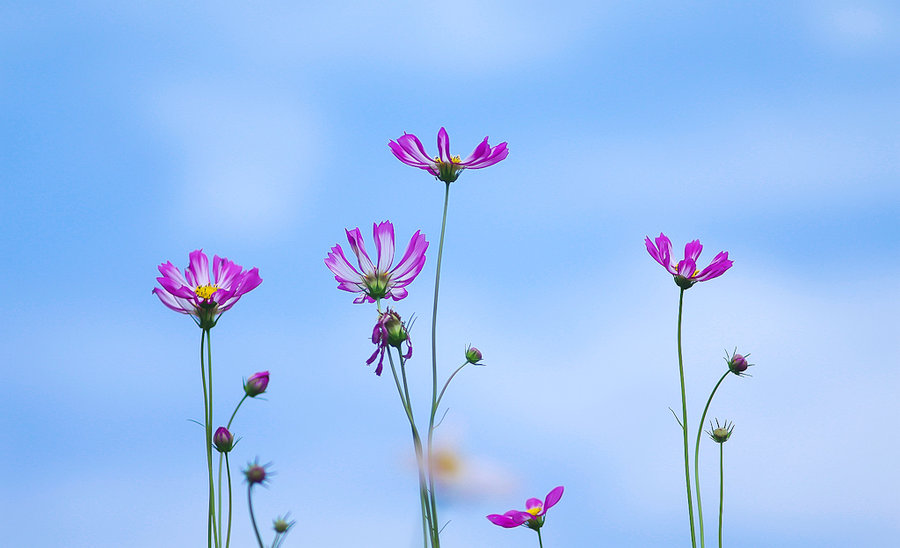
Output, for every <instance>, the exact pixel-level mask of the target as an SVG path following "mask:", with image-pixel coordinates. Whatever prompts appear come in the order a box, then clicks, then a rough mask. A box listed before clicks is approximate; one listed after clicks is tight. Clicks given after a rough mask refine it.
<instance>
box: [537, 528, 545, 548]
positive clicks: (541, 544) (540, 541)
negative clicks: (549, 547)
mask: <svg viewBox="0 0 900 548" xmlns="http://www.w3.org/2000/svg"><path fill="white" fill-rule="evenodd" d="M537 534H538V545H539V546H540V547H541V548H544V541H542V540H541V530H540V529H538V530H537Z"/></svg>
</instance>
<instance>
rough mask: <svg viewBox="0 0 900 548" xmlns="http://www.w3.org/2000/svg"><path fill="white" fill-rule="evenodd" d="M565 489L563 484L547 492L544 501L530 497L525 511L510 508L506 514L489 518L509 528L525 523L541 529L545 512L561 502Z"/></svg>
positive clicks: (492, 515)
mask: <svg viewBox="0 0 900 548" xmlns="http://www.w3.org/2000/svg"><path fill="white" fill-rule="evenodd" d="M563 490H564V488H563V486H562V485H560V486H559V487H556V488H554V489H553V490H551V491H550V492H549V493H547V496H546V497H544V500H543V501H541V499H534V498H532V499H528V500H527V501H525V511H524V512H522V511H521V510H510V511H509V512H506V513H505V514H491V515H489V516H487V519H488V520H490V522H491V523H493V524H494V525H499V526H500V527H506V528H507V529H511V528H513V527H518V526H520V525H524V526H526V527H528V528H530V529H535V530H537V529H540V528H541V526H543V525H544V514H546V513H547V510H549V509H550V508H552V507H553V506H554V505H555V504H556V503H557V502H559V499H561V498H562V495H563Z"/></svg>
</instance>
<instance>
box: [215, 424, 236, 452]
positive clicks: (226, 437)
mask: <svg viewBox="0 0 900 548" xmlns="http://www.w3.org/2000/svg"><path fill="white" fill-rule="evenodd" d="M213 445H215V446H216V451H218V452H219V453H228V452H229V451H231V449H232V448H233V447H234V434H232V433H231V432H229V431H228V429H227V428H225V427H224V426H220V427H219V428H218V429H217V430H216V433H215V434H213Z"/></svg>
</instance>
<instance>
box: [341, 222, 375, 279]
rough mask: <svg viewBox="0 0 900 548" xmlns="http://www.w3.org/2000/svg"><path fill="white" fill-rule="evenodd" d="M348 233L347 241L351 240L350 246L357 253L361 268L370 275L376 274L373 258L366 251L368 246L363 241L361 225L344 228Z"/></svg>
mask: <svg viewBox="0 0 900 548" xmlns="http://www.w3.org/2000/svg"><path fill="white" fill-rule="evenodd" d="M344 231H345V232H346V233H347V241H348V242H350V248H351V249H352V250H353V253H354V254H355V255H356V259H357V261H358V262H359V269H360V270H361V271H362V272H363V274H366V275H368V276H371V275H373V274H375V265H373V264H372V259H370V258H369V254H368V253H366V247H365V244H364V243H363V238H362V233H360V231H359V227H357V228H354V229H353V230H346V229H345V230H344Z"/></svg>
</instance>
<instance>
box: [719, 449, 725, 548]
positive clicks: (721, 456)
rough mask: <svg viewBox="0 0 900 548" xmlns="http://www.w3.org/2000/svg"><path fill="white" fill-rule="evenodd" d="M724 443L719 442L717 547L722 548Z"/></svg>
mask: <svg viewBox="0 0 900 548" xmlns="http://www.w3.org/2000/svg"><path fill="white" fill-rule="evenodd" d="M724 459H725V444H724V443H720V444H719V548H722V509H723V507H724V506H725V496H724V495H725V467H724Z"/></svg>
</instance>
